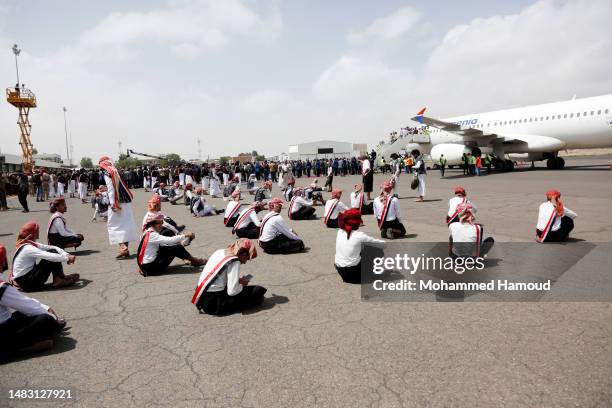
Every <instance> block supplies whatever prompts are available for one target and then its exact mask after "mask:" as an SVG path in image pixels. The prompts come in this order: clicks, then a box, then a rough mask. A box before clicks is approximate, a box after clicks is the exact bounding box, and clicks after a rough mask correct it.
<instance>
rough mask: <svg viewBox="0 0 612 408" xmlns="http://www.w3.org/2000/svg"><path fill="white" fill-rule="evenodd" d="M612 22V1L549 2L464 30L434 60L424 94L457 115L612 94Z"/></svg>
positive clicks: (428, 69) (475, 22)
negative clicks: (471, 111) (611, 29)
mask: <svg viewBox="0 0 612 408" xmlns="http://www.w3.org/2000/svg"><path fill="white" fill-rule="evenodd" d="M611 16H612V3H611V2H609V1H607V0H594V1H593V0H573V1H555V0H541V1H538V2H536V3H535V4H533V5H531V6H529V7H527V8H525V9H524V10H522V11H521V12H520V13H518V14H514V15H509V16H494V17H489V18H478V19H474V20H473V21H471V22H470V23H469V24H466V25H459V26H457V27H455V28H453V29H451V30H450V31H449V32H448V33H447V34H446V36H445V37H444V39H443V41H442V42H441V44H439V45H438V46H437V47H436V48H435V49H434V50H433V52H432V53H431V55H430V56H429V59H428V61H427V63H426V64H425V66H424V69H423V74H422V78H423V80H422V81H421V87H420V88H421V93H427V94H428V95H429V97H430V98H429V100H431V101H432V102H435V103H436V104H439V105H440V107H441V108H442V110H444V111H450V110H451V109H452V111H453V112H454V113H462V111H463V110H464V109H468V110H473V109H478V110H488V109H495V108H503V107H506V106H513V105H525V104H532V103H541V102H547V101H552V100H555V99H565V98H567V99H569V98H570V97H571V96H572V95H574V94H578V96H583V97H584V96H593V95H598V94H603V93H609V92H610V91H611V90H612V77H611V76H610V74H609V73H610V71H611V70H612V36H611V35H610V17H611ZM449 113H451V112H449Z"/></svg>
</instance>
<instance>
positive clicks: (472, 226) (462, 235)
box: [448, 203, 495, 274]
mask: <svg viewBox="0 0 612 408" xmlns="http://www.w3.org/2000/svg"><path fill="white" fill-rule="evenodd" d="M457 217H458V218H459V221H457V222H452V223H450V224H449V226H448V230H449V232H450V235H451V236H450V240H449V241H450V246H449V248H450V254H449V255H450V256H452V257H459V258H470V257H479V256H484V255H485V254H486V253H487V252H489V250H490V249H491V247H492V246H493V244H494V243H495V240H494V239H493V238H491V237H489V238H487V239H484V228H483V227H482V225H480V224H477V223H476V222H475V221H476V219H475V217H474V207H473V206H472V204H470V203H461V204H459V205H458V206H457ZM457 273H459V274H460V272H457Z"/></svg>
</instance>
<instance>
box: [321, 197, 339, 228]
mask: <svg viewBox="0 0 612 408" xmlns="http://www.w3.org/2000/svg"><path fill="white" fill-rule="evenodd" d="M335 200H336V202H335V203H334V204H333V205H332V206H331V208H330V209H329V212H328V213H327V215H326V216H325V219H324V220H323V222H324V223H325V225H327V221H329V217H331V215H332V214H333V213H334V210H335V209H336V206H337V205H338V203H339V202H340V200H338V199H337V198H335Z"/></svg>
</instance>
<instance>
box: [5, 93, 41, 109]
mask: <svg viewBox="0 0 612 408" xmlns="http://www.w3.org/2000/svg"><path fill="white" fill-rule="evenodd" d="M6 100H7V102H8V103H10V104H11V105H14V106H17V107H20V106H25V107H29V108H35V107H36V95H34V92H32V91H30V90H29V89H27V88H6Z"/></svg>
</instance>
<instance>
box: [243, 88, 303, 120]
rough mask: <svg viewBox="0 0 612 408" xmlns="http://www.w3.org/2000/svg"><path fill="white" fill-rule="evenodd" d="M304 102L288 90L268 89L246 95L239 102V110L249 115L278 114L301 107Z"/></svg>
mask: <svg viewBox="0 0 612 408" xmlns="http://www.w3.org/2000/svg"><path fill="white" fill-rule="evenodd" d="M301 106H302V104H301V103H300V102H298V101H296V100H295V99H294V98H293V97H292V96H291V95H289V94H288V93H287V92H284V91H281V90H276V89H266V90H262V91H258V92H255V93H253V94H250V95H248V96H246V97H245V98H244V99H243V100H242V101H241V102H240V104H239V106H238V108H239V111H240V112H241V113H243V114H247V115H264V114H265V115H277V114H279V113H282V112H286V111H287V110H294V109H299V108H300V107H301Z"/></svg>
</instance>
